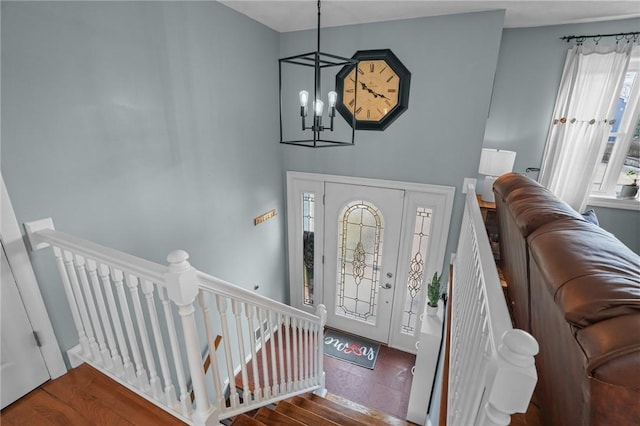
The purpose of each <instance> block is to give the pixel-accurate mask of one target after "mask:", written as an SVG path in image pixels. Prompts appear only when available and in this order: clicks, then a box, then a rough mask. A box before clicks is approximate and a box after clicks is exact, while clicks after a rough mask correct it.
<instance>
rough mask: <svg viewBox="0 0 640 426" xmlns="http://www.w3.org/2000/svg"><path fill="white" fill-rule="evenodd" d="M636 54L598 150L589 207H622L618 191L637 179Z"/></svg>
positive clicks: (639, 70)
mask: <svg viewBox="0 0 640 426" xmlns="http://www.w3.org/2000/svg"><path fill="white" fill-rule="evenodd" d="M637 52H638V49H637V48H636V49H634V53H635V54H633V55H632V58H631V61H630V63H629V68H628V70H627V74H626V76H625V80H624V84H623V87H622V90H621V92H620V97H619V99H618V105H617V111H616V115H615V123H614V124H613V126H612V128H611V133H610V134H609V137H608V138H607V139H606V141H605V142H604V144H603V145H604V146H603V147H602V156H601V161H600V163H598V166H597V170H596V173H595V176H594V180H593V184H592V188H591V197H590V199H589V204H591V205H601V206H607V207H624V206H623V205H622V204H623V203H624V202H625V200H620V199H619V198H620V197H619V196H618V194H619V192H620V188H621V187H622V185H627V184H631V183H633V180H634V179H636V178H640V176H639V175H640V117H639V113H640V107H639V106H638V104H639V101H638V100H639V98H640V57H639V56H638V54H637ZM619 201H620V202H622V203H620V202H619ZM626 202H627V203H628V200H626ZM634 203H638V201H636V200H632V202H631V207H632V208H633V204H634Z"/></svg>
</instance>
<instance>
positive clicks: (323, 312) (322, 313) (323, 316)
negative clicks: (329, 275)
mask: <svg viewBox="0 0 640 426" xmlns="http://www.w3.org/2000/svg"><path fill="white" fill-rule="evenodd" d="M316 315H317V316H318V317H320V324H318V340H317V346H316V348H317V349H316V350H317V353H318V370H317V374H318V376H319V380H320V389H319V392H320V393H325V391H326V388H325V377H324V325H325V324H326V323H327V308H326V307H325V306H324V305H323V304H320V305H318V307H317V308H316Z"/></svg>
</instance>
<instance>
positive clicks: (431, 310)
mask: <svg viewBox="0 0 640 426" xmlns="http://www.w3.org/2000/svg"><path fill="white" fill-rule="evenodd" d="M440 278H442V275H440V276H438V273H437V272H435V273H434V274H433V277H432V278H431V282H429V285H428V286H427V299H428V300H427V314H429V315H435V314H436V313H437V312H438V301H439V300H440Z"/></svg>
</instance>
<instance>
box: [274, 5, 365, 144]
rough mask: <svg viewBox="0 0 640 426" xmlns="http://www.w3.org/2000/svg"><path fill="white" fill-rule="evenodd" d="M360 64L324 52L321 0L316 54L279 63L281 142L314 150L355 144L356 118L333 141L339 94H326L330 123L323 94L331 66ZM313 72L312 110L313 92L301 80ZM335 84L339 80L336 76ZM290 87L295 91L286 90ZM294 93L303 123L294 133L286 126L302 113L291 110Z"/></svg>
mask: <svg viewBox="0 0 640 426" xmlns="http://www.w3.org/2000/svg"><path fill="white" fill-rule="evenodd" d="M357 63H358V60H357V59H351V58H344V57H341V56H336V55H332V54H329V53H323V52H321V51H320V0H318V28H317V45H316V51H315V52H309V53H303V54H301V55H296V56H289V57H286V58H281V59H280V60H279V89H280V143H282V144H289V145H298V146H305V147H310V148H321V147H327V146H344V145H354V136H355V128H356V126H355V118H354V119H353V122H352V123H347V124H350V125H345V126H344V129H341V130H342V131H341V132H336V133H339V134H336V135H333V138H332V137H331V136H328V134H327V132H334V124H335V122H334V118H335V116H336V102H337V101H338V94H337V93H336V92H335V91H334V90H330V91H328V92H327V93H326V95H325V96H326V98H325V99H326V105H327V108H326V116H327V118H328V123H327V120H323V116H324V115H325V101H323V99H322V97H323V95H324V93H323V92H322V83H323V79H322V71H323V70H325V69H327V68H331V67H343V66H351V65H356V64H357ZM289 65H293V66H295V67H294V68H296V70H295V71H293V72H291V73H290V74H288V75H290V80H289V81H288V85H286V86H285V85H283V74H284V73H285V72H287V71H288V70H287V68H289ZM300 67H302V68H300ZM311 70H313V86H312V87H313V93H312V94H313V98H311V99H312V100H311V109H309V100H310V99H309V97H310V93H309V91H308V90H306V89H305V86H304V83H301V80H306V79H305V78H304V76H305V74H310V71H311ZM325 75H326V73H325ZM309 77H310V76H309ZM333 81H335V76H334V78H333ZM325 83H326V81H325ZM289 86H292V87H293V88H290V90H286V89H287V88H289ZM307 87H308V86H307ZM294 88H295V89H294ZM300 89H301V90H300ZM283 90H284V91H283ZM293 92H297V97H298V102H299V106H300V109H299V117H300V118H297V119H296V121H298V120H300V121H299V123H301V124H302V125H301V126H300V125H299V124H298V125H295V127H296V128H297V131H291V130H292V129H293V127H294V125H290V126H286V125H285V124H286V123H288V122H289V121H290V120H289V118H292V117H291V116H293V115H297V114H298V113H297V112H295V110H292V109H291V104H293V103H295V98H291V97H289V94H291V93H293ZM295 105H296V108H295V109H297V105H298V103H295ZM309 116H311V117H309ZM336 130H337V129H336ZM287 132H290V133H292V136H293V137H285V133H287ZM349 136H350V139H349ZM340 137H342V139H340Z"/></svg>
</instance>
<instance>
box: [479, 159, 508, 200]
mask: <svg viewBox="0 0 640 426" xmlns="http://www.w3.org/2000/svg"><path fill="white" fill-rule="evenodd" d="M515 161H516V153H515V151H505V150H503V149H494V148H482V154H481V155H480V166H479V167H478V174H481V175H484V176H485V178H484V184H483V186H482V192H481V194H480V195H481V198H482V201H487V202H490V203H494V202H495V201H496V199H495V196H494V194H493V182H495V180H496V179H497V178H498V177H499V176H500V175H503V174H505V173H509V172H510V171H512V170H513V163H514V162H515Z"/></svg>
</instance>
